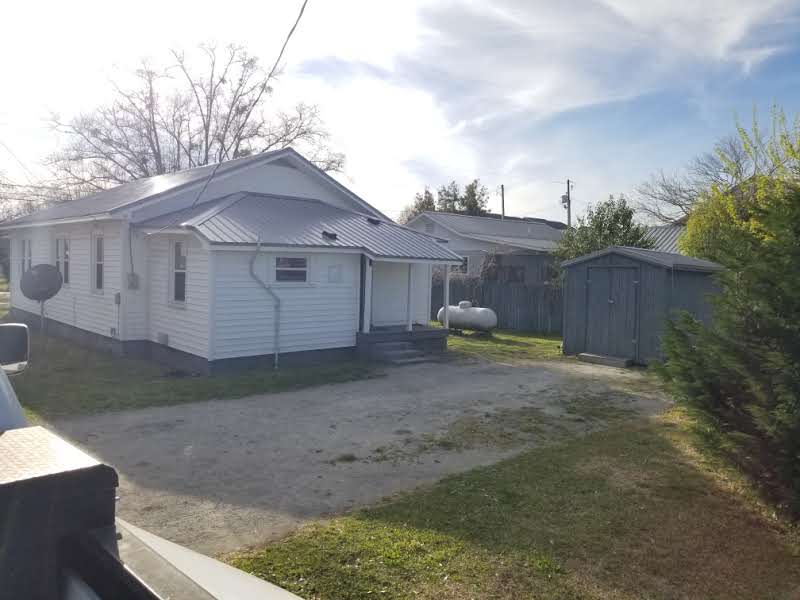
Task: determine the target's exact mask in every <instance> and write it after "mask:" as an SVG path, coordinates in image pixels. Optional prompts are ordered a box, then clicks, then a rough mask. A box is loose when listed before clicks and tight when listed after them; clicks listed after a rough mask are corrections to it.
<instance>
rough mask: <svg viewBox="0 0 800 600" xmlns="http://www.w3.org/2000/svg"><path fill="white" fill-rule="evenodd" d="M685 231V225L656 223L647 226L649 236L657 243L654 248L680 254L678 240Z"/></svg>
mask: <svg viewBox="0 0 800 600" xmlns="http://www.w3.org/2000/svg"><path fill="white" fill-rule="evenodd" d="M685 231H686V226H685V225H654V226H652V227H648V228H647V237H648V238H650V239H651V240H653V243H654V244H655V246H653V248H652V249H653V250H658V251H659V252H673V253H676V254H680V253H681V251H680V249H679V248H678V240H679V239H680V238H681V236H682V235H683V233H684V232H685Z"/></svg>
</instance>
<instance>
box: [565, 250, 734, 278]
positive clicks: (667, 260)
mask: <svg viewBox="0 0 800 600" xmlns="http://www.w3.org/2000/svg"><path fill="white" fill-rule="evenodd" d="M608 254H619V255H621V256H626V257H628V258H632V259H634V260H641V261H642V262H646V263H650V264H652V265H656V266H658V267H664V268H667V269H675V270H677V271H705V272H714V271H721V270H722V269H723V267H722V265H720V264H719V263H715V262H712V261H710V260H704V259H702V258H693V257H691V256H683V255H682V254H676V253H674V252H659V251H657V250H645V249H644V248H631V247H628V246H609V247H608V248H606V249H604V250H599V251H597V252H592V253H591V254H585V255H583V256H579V257H578V258H573V259H572V260H567V261H564V262H562V263H561V266H562V267H571V266H572V265H577V264H580V263H583V262H586V261H588V260H592V259H594V258H598V257H600V256H606V255H608Z"/></svg>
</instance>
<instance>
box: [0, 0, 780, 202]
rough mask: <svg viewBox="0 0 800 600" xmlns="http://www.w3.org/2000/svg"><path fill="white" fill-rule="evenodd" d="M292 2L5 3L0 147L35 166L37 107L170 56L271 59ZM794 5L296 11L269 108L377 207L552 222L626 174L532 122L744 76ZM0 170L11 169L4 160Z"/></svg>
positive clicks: (329, 7)
mask: <svg viewBox="0 0 800 600" xmlns="http://www.w3.org/2000/svg"><path fill="white" fill-rule="evenodd" d="M299 4H300V2H299V1H298V2H272V3H263V4H251V3H236V2H228V3H222V4H221V3H219V2H211V1H210V0H199V1H195V2H191V3H190V2H172V1H171V2H163V1H162V0H158V1H157V0H143V1H142V2H139V3H137V4H136V6H135V7H134V6H132V5H130V4H127V5H119V4H113V3H112V4H109V3H107V2H100V1H99V0H91V1H90V2H84V3H81V5H80V7H79V8H78V7H76V6H75V5H74V4H65V3H63V2H56V1H52V2H36V1H31V2H25V3H20V2H17V3H12V4H10V5H9V6H8V7H6V8H5V11H6V12H5V13H4V17H5V22H6V23H14V24H16V26H13V27H6V28H5V30H4V33H3V36H0V53H2V55H3V56H4V57H7V58H6V60H4V61H2V63H0V77H2V80H3V81H4V82H11V83H10V84H9V85H7V86H5V87H6V89H11V90H13V92H12V93H5V94H4V95H3V96H2V97H0V140H2V141H3V142H5V143H6V144H8V145H9V146H11V147H13V149H14V150H15V152H16V153H17V154H18V155H20V157H21V158H22V159H23V160H24V161H25V162H26V163H27V164H29V165H30V166H31V168H34V169H35V167H36V164H37V163H38V162H39V161H41V159H42V158H43V157H44V156H46V155H47V154H48V153H49V152H51V151H52V150H53V149H54V147H55V142H56V140H55V138H54V137H53V135H52V134H51V133H50V132H48V131H47V129H46V128H45V127H44V126H43V121H42V119H43V118H44V117H46V116H47V114H48V113H49V111H51V110H58V111H60V112H61V113H62V114H63V115H65V116H67V115H70V114H74V113H75V112H77V111H79V110H85V109H88V108H91V107H92V106H94V105H96V104H97V103H98V102H100V101H102V100H103V99H105V98H106V97H107V96H108V94H109V93H110V92H109V86H108V83H107V82H108V79H109V77H111V76H113V75H114V73H115V66H116V67H117V68H118V69H120V70H125V69H127V68H129V67H130V66H132V65H134V64H135V62H136V61H137V59H138V58H139V57H142V56H148V55H150V56H152V57H154V58H163V57H165V55H166V50H167V49H168V48H170V47H184V48H185V47H191V46H193V45H195V44H197V43H199V42H202V41H207V40H217V41H219V42H221V43H227V42H237V43H242V44H244V45H246V46H247V47H249V48H250V50H251V51H252V52H254V53H255V54H257V55H259V56H260V57H261V58H262V60H263V61H264V62H265V63H270V62H271V60H272V59H273V57H274V56H275V55H276V53H277V52H278V49H279V47H280V43H281V42H282V40H283V36H284V35H285V33H286V31H287V29H288V27H289V25H290V24H291V23H292V22H293V20H294V17H295V16H296V11H297V9H298V8H299ZM794 10H795V8H794V4H793V3H791V2H788V1H784V2H781V1H779V0H757V1H753V0H709V1H708V2H702V3H701V2H696V1H690V0H648V1H647V2H642V1H641V0H604V1H603V2H592V1H590V0H562V1H560V2H558V3H555V2H550V1H547V0H537V1H534V0H493V1H491V2H488V1H487V2H476V1H470V0H459V1H457V0H443V1H434V0H430V1H428V0H419V1H403V2H375V1H374V0H341V1H338V2H328V1H325V0H311V1H310V2H309V5H308V9H307V13H306V15H305V16H304V18H303V21H302V22H301V24H300V27H299V29H298V31H297V34H296V36H295V38H293V40H292V42H291V44H290V46H289V49H288V52H287V55H286V65H287V69H286V72H285V74H284V76H283V77H282V79H281V81H280V82H279V85H278V88H277V89H278V92H279V94H280V95H279V96H278V97H276V101H277V102H278V103H287V102H291V101H293V100H296V99H303V100H305V101H307V102H314V103H316V104H318V105H319V106H320V109H321V114H322V116H323V118H324V119H325V120H326V122H327V124H328V126H329V127H330V129H331V132H332V134H333V138H334V143H335V145H336V147H337V148H339V149H341V150H342V151H344V152H345V153H346V154H347V158H348V166H347V173H346V177H345V181H346V182H348V183H350V184H352V186H353V187H354V188H355V190H356V191H357V192H359V193H361V194H362V195H364V196H365V197H366V198H367V199H368V200H370V201H371V202H374V203H375V204H376V205H378V206H379V207H380V208H381V209H383V210H386V211H388V212H390V213H392V214H396V213H397V211H398V210H399V207H400V206H401V205H402V204H403V203H404V202H406V201H408V200H409V199H410V198H411V197H412V196H413V193H414V192H415V191H416V190H418V189H419V188H420V187H421V186H422V185H423V184H425V183H429V184H432V185H437V184H440V183H443V182H445V181H447V180H449V179H451V178H457V179H460V180H462V181H463V180H466V179H468V178H472V177H476V176H480V177H482V179H483V180H484V181H485V183H487V184H488V185H489V187H490V188H492V189H493V188H494V187H495V186H496V185H497V184H499V183H500V182H501V181H502V182H504V183H506V184H507V187H508V189H509V193H510V206H512V207H514V206H516V210H518V211H519V212H543V214H542V216H551V217H552V216H560V209H559V208H558V206H557V203H556V202H554V201H553V202H551V198H555V199H557V197H558V194H560V192H559V191H558V188H557V186H554V184H552V183H551V181H553V180H554V179H560V178H565V177H566V176H567V175H568V174H570V173H571V172H574V171H578V170H579V171H581V173H582V174H583V175H582V177H581V181H580V182H579V188H578V190H587V191H586V194H587V197H589V196H592V195H594V197H595V198H596V197H597V194H598V193H599V190H603V191H604V192H608V191H614V190H615V189H618V187H622V186H624V185H625V181H626V180H625V170H626V169H625V165H620V164H619V159H616V158H615V156H613V155H610V156H600V157H599V159H593V160H590V159H588V158H585V157H584V155H581V156H576V153H575V149H576V148H582V147H583V145H585V144H586V136H585V133H583V132H581V131H578V130H574V129H572V128H569V127H566V128H562V129H560V130H558V131H557V132H555V133H554V132H553V131H545V130H544V129H543V128H542V127H540V126H541V125H543V124H546V123H547V122H548V121H549V120H551V119H552V118H553V117H555V116H557V115H563V114H565V113H566V112H568V111H572V110H575V109H580V108H585V107H591V106H595V105H598V104H607V103H612V102H619V101H620V100H630V99H633V98H636V97H638V96H641V95H644V94H649V93H652V92H654V91H658V90H663V89H682V88H683V87H685V86H686V85H687V81H695V80H696V81H702V80H703V77H704V73H705V72H706V71H707V70H709V69H711V70H714V69H725V68H729V69H735V70H736V72H738V73H741V74H744V75H747V74H748V73H749V72H751V71H753V70H754V69H757V68H758V66H759V65H760V64H762V63H763V62H764V61H765V60H767V59H768V58H770V57H771V56H773V55H774V54H775V53H776V52H779V51H780V50H782V49H783V48H785V47H787V46H789V45H790V44H791V43H792V42H793V40H792V39H791V38H790V37H789V36H788V35H784V34H786V31H784V30H783V29H781V28H780V27H778V25H781V27H785V26H786V23H787V21H788V18H789V17H790V16H791V14H792V11H794ZM43 15H47V18H46V19H45V18H42V16H43ZM781 32H783V33H781ZM792 33H794V32H792ZM311 67H313V68H311ZM348 67H350V68H348ZM694 86H695V87H698V85H696V84H694ZM703 87H704V86H703V85H699V88H700V89H703ZM626 151H627V149H626ZM623 154H624V153H623ZM615 160H616V162H614V161H615ZM658 166H660V165H657V164H654V165H653V168H657V167H658ZM0 170H7V171H9V172H11V173H14V172H18V169H17V168H16V167H15V166H14V165H13V161H12V160H11V159H10V158H9V157H7V156H6V155H5V154H4V153H3V151H2V149H0ZM628 177H630V173H629V174H628ZM583 182H586V183H583ZM592 186H596V189H595V190H594V191H592ZM523 198H524V199H523ZM537 198H538V200H537Z"/></svg>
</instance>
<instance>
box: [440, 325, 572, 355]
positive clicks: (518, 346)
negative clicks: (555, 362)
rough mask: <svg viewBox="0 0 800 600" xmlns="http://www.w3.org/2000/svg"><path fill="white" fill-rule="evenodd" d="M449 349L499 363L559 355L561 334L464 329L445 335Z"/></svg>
mask: <svg viewBox="0 0 800 600" xmlns="http://www.w3.org/2000/svg"><path fill="white" fill-rule="evenodd" d="M447 349H448V350H449V351H450V352H453V353H457V354H463V355H466V356H480V357H483V358H487V359H490V360H496V361H500V362H513V361H521V360H548V359H554V358H559V357H561V356H562V354H561V337H556V336H544V335H541V334H534V333H525V332H522V331H506V330H500V329H495V330H494V331H493V332H492V333H491V334H485V333H475V332H464V333H463V334H461V335H456V334H451V335H450V336H449V337H448V338H447Z"/></svg>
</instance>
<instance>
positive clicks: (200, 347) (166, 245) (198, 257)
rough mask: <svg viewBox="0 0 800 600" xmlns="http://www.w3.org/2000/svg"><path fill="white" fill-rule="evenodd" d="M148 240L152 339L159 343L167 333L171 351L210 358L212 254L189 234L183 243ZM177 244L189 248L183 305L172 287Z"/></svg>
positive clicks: (160, 238)
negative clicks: (210, 276)
mask: <svg viewBox="0 0 800 600" xmlns="http://www.w3.org/2000/svg"><path fill="white" fill-rule="evenodd" d="M148 241H149V261H148V263H149V264H148V277H149V280H150V290H149V292H150V293H149V302H150V310H149V317H150V318H149V321H150V339H151V340H152V341H154V342H159V337H160V334H165V335H166V336H167V337H168V342H167V345H168V346H169V347H170V348H175V349H177V350H182V351H183V352H189V353H190V354H196V355H197V356H202V357H204V358H208V346H209V343H208V337H209V324H208V306H209V281H208V266H209V265H208V251H207V250H205V249H204V248H203V246H202V244H201V243H200V241H199V240H198V239H197V238H195V237H193V236H189V235H187V236H185V237H182V238H181V239H180V240H177V239H176V238H175V237H174V236H166V235H154V236H151V237H150V238H148ZM175 241H182V242H183V243H184V244H185V245H186V269H187V270H186V301H185V302H180V303H177V302H174V301H173V300H172V289H171V287H172V286H171V285H170V280H171V279H172V277H173V274H174V272H173V269H172V267H173V262H174V261H173V258H172V257H173V253H174V251H175V246H174V243H175Z"/></svg>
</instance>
